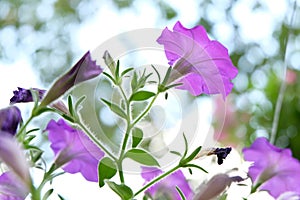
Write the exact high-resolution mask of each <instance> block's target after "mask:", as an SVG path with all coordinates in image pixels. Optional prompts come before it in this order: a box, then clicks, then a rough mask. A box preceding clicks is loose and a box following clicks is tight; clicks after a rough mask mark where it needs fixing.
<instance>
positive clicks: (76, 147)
mask: <svg viewBox="0 0 300 200" xmlns="http://www.w3.org/2000/svg"><path fill="white" fill-rule="evenodd" d="M46 130H47V131H48V132H49V135H48V137H49V141H50V142H51V146H50V147H51V148H52V150H53V151H54V154H55V155H56V161H55V162H56V164H57V165H58V166H62V168H63V170H64V171H66V172H69V173H71V174H74V173H77V172H80V173H81V174H82V175H83V176H84V178H85V179H86V180H88V181H93V182H97V181H98V172H97V170H98V167H97V166H98V162H99V160H100V159H101V158H102V157H103V156H104V153H103V152H102V151H101V150H100V149H99V148H98V146H96V145H95V144H94V143H93V142H92V141H91V140H90V139H89V138H88V137H87V136H86V135H85V134H84V133H83V132H82V131H80V130H77V129H74V128H72V127H71V126H69V125H68V124H67V123H66V122H65V121H64V120H63V119H60V120H59V121H57V122H55V121H54V120H51V121H50V122H49V123H48V125H47V128H46Z"/></svg>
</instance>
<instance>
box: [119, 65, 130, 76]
mask: <svg viewBox="0 0 300 200" xmlns="http://www.w3.org/2000/svg"><path fill="white" fill-rule="evenodd" d="M132 70H133V68H132V67H131V68H128V69H126V70H124V71H123V72H122V73H121V76H124V75H125V74H127V73H128V72H130V71H132Z"/></svg>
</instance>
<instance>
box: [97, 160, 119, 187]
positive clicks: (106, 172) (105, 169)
mask: <svg viewBox="0 0 300 200" xmlns="http://www.w3.org/2000/svg"><path fill="white" fill-rule="evenodd" d="M116 173H117V166H116V164H115V162H114V161H113V160H112V159H111V158H109V157H105V158H102V159H101V161H100V162H99V165H98V177H99V186H100V187H103V186H104V180H105V179H111V178H112V177H113V176H114V175H115V174H116Z"/></svg>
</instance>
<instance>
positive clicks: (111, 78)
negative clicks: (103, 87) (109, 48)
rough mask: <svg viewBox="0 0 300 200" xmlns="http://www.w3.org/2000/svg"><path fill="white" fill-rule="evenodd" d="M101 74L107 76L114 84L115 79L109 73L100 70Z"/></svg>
mask: <svg viewBox="0 0 300 200" xmlns="http://www.w3.org/2000/svg"><path fill="white" fill-rule="evenodd" d="M102 74H103V75H105V76H106V77H107V78H109V79H110V80H111V81H112V82H113V83H114V84H116V81H115V79H114V78H113V77H112V76H111V75H109V74H108V73H106V72H102Z"/></svg>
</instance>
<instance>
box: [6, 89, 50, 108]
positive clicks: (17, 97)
mask: <svg viewBox="0 0 300 200" xmlns="http://www.w3.org/2000/svg"><path fill="white" fill-rule="evenodd" d="M32 90H35V91H37V92H38V94H39V99H40V100H41V99H42V98H43V96H44V94H45V92H46V90H41V89H38V88H32ZM13 93H14V96H13V97H12V98H11V99H10V104H15V103H27V102H33V97H32V94H31V91H30V89H24V88H21V87H18V90H15V91H13Z"/></svg>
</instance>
